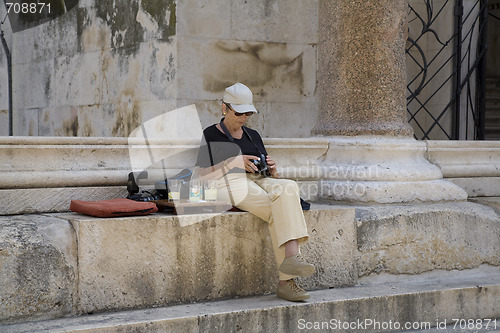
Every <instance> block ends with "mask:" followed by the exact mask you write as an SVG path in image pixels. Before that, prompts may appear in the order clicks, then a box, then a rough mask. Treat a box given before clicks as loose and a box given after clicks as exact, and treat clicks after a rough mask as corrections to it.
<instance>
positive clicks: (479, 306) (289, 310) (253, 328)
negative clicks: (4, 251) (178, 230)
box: [0, 268, 500, 333]
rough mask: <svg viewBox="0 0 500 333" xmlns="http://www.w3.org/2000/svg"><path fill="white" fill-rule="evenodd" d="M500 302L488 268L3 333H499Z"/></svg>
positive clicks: (494, 274) (498, 276)
mask: <svg viewBox="0 0 500 333" xmlns="http://www.w3.org/2000/svg"><path fill="white" fill-rule="evenodd" d="M382 281H383V282H382ZM499 299H500V272H498V270H493V269H491V268H487V269H479V270H474V271H470V272H458V271H452V272H433V273H428V274H426V275H424V276H420V277H418V278H416V277H408V276H403V277H399V278H397V279H392V281H391V280H390V278H388V277H387V276H383V277H382V278H381V279H379V281H378V282H375V283H373V282H372V283H362V282H361V283H359V284H358V285H357V286H354V287H346V288H335V289H325V290H316V291H312V292H311V299H310V300H309V301H307V302H301V303H290V302H287V301H283V300H281V299H279V298H277V297H276V296H275V295H264V296H254V297H245V298H235V299H227V300H220V301H212V302H202V303H194V304H182V305H174V306H170V307H159V308H149V309H143V310H129V311H120V312H109V313H101V314H94V315H85V316H79V317H71V318H63V319H55V320H48V321H39V322H30V323H22V324H17V325H5V326H0V331H1V332H4V333H19V332H52V333H56V332H106V333H109V332H218V333H224V332H328V331H339V332H344V331H353V332H358V331H359V332H395V331H419V332H425V331H433V330H436V331H438V332H446V331H449V332H493V331H500V318H499V314H500V303H499V302H498V300H499ZM478 318H481V320H477V319H478ZM472 323H473V324H472ZM468 325H469V326H468ZM470 325H472V326H473V329H470V328H471V326H470ZM446 329H447V330H446Z"/></svg>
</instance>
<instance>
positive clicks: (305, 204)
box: [300, 198, 311, 210]
mask: <svg viewBox="0 0 500 333" xmlns="http://www.w3.org/2000/svg"><path fill="white" fill-rule="evenodd" d="M300 205H301V206H302V210H310V209H311V204H310V203H309V202H307V201H305V200H304V199H302V198H300Z"/></svg>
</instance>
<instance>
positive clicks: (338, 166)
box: [312, 0, 467, 203]
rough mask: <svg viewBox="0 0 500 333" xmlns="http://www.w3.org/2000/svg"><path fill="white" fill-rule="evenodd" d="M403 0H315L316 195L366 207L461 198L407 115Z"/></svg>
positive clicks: (459, 192)
mask: <svg viewBox="0 0 500 333" xmlns="http://www.w3.org/2000/svg"><path fill="white" fill-rule="evenodd" d="M407 10H408V7H407V2H406V0H336V1H331V0H319V45H318V88H317V91H318V98H319V112H318V119H317V123H316V125H315V128H314V129H313V131H312V135H314V136H322V137H326V138H327V139H328V141H329V147H328V150H327V152H326V154H324V155H323V156H322V158H320V159H319V160H318V161H317V162H316V163H317V164H316V165H315V166H314V167H317V169H316V174H317V173H318V170H319V172H320V177H319V180H318V181H319V186H318V188H319V193H318V198H319V199H322V200H325V199H327V200H328V199H330V200H346V201H363V202H379V203H393V202H412V201H442V200H464V199H466V198H467V194H466V193H465V191H464V190H462V189H461V188H459V187H458V186H456V185H454V184H452V183H450V182H448V181H445V180H443V175H442V173H441V171H440V170H439V168H438V167H436V166H435V165H433V164H431V163H429V161H427V160H426V158H425V153H426V150H427V146H426V143H425V142H423V141H417V140H415V139H414V138H413V136H412V134H413V130H412V128H411V127H410V126H409V124H408V121H407V113H406V56H405V43H406V39H407Z"/></svg>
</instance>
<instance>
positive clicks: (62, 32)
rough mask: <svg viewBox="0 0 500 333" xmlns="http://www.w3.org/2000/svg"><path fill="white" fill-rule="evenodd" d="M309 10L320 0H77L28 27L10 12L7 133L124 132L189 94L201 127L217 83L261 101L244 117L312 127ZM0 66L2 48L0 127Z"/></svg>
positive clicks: (293, 133) (295, 130) (0, 114)
mask: <svg viewBox="0 0 500 333" xmlns="http://www.w3.org/2000/svg"><path fill="white" fill-rule="evenodd" d="M0 7H2V8H0V16H1V17H2V18H3V17H4V15H5V8H4V7H3V6H0ZM317 15H318V14H317V1H316V0H293V1H290V0H258V1H243V0H238V1H229V0H225V1H214V0H211V1H210V0H207V1H198V0H179V1H173V0H169V1H154V2H151V1H142V0H118V1H111V2H110V1H96V0H85V1H83V0H82V1H79V2H78V5H77V6H76V7H75V8H73V9H71V10H70V11H68V12H67V13H66V14H64V15H62V16H60V17H58V18H57V19H55V20H52V21H49V22H48V23H45V24H42V25H39V26H37V27H34V28H31V29H27V30H23V31H19V32H15V33H12V31H10V29H9V21H7V22H6V24H5V25H4V26H5V29H6V38H7V40H8V43H9V47H10V50H11V53H12V59H13V77H14V78H13V85H14V86H13V88H14V94H13V105H14V135H34V136H112V137H117V136H128V135H129V134H130V132H131V131H132V130H133V129H134V128H135V127H137V126H138V125H140V124H141V123H142V122H144V121H147V120H149V119H152V118H154V117H155V116H157V115H159V114H162V113H164V112H167V111H170V110H173V109H175V108H177V107H181V106H185V105H189V104H193V103H195V104H196V106H197V108H198V111H199V113H200V119H201V122H202V125H203V126H207V125H209V124H211V123H213V122H215V121H216V120H217V119H218V118H219V117H220V105H219V104H220V99H221V98H222V95H223V91H224V88H225V87H227V86H229V85H230V84H232V83H234V82H236V81H240V82H243V83H245V84H247V85H248V86H249V87H250V88H251V89H252V90H253V91H254V94H255V105H256V107H257V108H258V109H259V110H260V111H261V114H260V115H259V116H258V117H254V118H253V119H252V120H251V121H250V125H251V126H253V127H254V128H256V129H258V130H260V131H261V133H262V134H263V135H264V136H270V137H304V136H308V135H309V133H310V129H311V128H312V127H313V125H314V122H315V120H316V112H317V103H316V97H315V89H316V43H317ZM6 66H7V64H6V60H5V54H4V51H3V49H1V50H0V120H1V121H0V124H1V125H0V135H7V134H8V128H7V124H8V121H7V119H8V112H7V109H8V98H7V96H8V95H7V84H6V83H7V70H6ZM297 119H301V121H300V122H298V121H297Z"/></svg>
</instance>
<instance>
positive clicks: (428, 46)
mask: <svg viewBox="0 0 500 333" xmlns="http://www.w3.org/2000/svg"><path fill="white" fill-rule="evenodd" d="M487 3H488V0H475V1H469V2H467V3H466V4H467V6H466V5H464V2H463V0H446V1H439V2H438V1H434V0H409V14H408V18H409V29H408V42H407V48H406V54H407V68H408V84H407V89H408V95H407V96H408V97H407V111H408V113H409V122H410V123H411V125H412V126H413V128H414V130H415V137H416V138H417V139H449V140H456V139H484V113H485V98H484V92H485V69H486V67H485V66H486V65H485V55H486V32H487V31H486V22H487V14H488V8H487Z"/></svg>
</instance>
